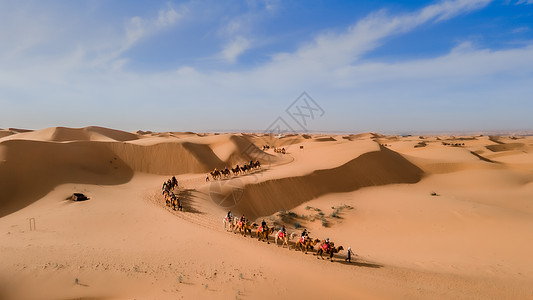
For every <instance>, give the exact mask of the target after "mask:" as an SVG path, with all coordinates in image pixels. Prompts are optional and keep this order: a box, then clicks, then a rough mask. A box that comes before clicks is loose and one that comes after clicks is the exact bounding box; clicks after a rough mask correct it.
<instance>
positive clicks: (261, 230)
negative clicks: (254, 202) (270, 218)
mask: <svg viewBox="0 0 533 300" xmlns="http://www.w3.org/2000/svg"><path fill="white" fill-rule="evenodd" d="M266 229H267V223H266V222H265V219H263V221H262V222H261V228H259V231H260V232H263V231H265V230H266Z"/></svg>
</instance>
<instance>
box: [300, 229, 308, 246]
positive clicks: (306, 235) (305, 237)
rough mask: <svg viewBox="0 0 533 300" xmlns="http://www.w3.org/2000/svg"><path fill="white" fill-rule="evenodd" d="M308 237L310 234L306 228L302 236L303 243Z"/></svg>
mask: <svg viewBox="0 0 533 300" xmlns="http://www.w3.org/2000/svg"><path fill="white" fill-rule="evenodd" d="M308 236H309V232H307V229H306V228H304V231H302V236H301V241H302V243H304V242H305V239H307V237H308Z"/></svg>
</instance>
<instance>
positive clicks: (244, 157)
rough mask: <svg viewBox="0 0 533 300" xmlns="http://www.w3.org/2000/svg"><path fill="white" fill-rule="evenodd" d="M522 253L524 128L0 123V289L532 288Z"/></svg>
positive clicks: (434, 291) (402, 292) (485, 292)
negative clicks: (312, 241) (400, 132)
mask: <svg viewBox="0 0 533 300" xmlns="http://www.w3.org/2000/svg"><path fill="white" fill-rule="evenodd" d="M264 145H269V146H272V147H279V148H282V147H283V148H285V149H286V154H281V153H277V152H275V151H274V150H273V148H270V149H265V150H264V151H263V150H262V146H264ZM250 160H259V161H260V162H261V168H258V169H255V170H253V171H251V172H248V173H246V174H239V175H235V176H233V175H232V176H229V177H226V178H222V179H219V180H214V179H212V178H211V179H210V181H209V182H206V179H205V178H206V174H207V173H209V172H210V171H212V170H213V169H214V168H218V169H219V170H220V169H222V168H225V167H226V166H227V167H234V166H235V165H236V164H240V165H242V164H243V163H245V162H249V161H250ZM171 176H176V177H177V179H178V181H179V186H178V188H177V189H176V190H175V192H176V194H178V195H179V197H180V199H181V201H182V204H183V207H184V210H183V211H174V210H172V209H171V208H169V207H168V206H166V205H165V201H164V199H163V196H162V193H161V186H162V184H163V182H165V181H166V180H167V179H169V178H170V177H171ZM78 192H81V193H84V194H85V195H87V196H88V197H89V198H90V199H89V200H87V201H80V202H75V201H71V200H68V199H67V198H68V197H69V196H70V195H72V193H78ZM228 209H231V210H232V212H233V213H234V215H236V216H241V215H242V214H245V216H246V217H247V218H249V219H251V221H252V222H256V223H260V222H261V221H262V220H263V219H264V220H265V221H266V222H267V223H268V224H269V225H270V226H274V227H275V228H277V229H279V227H280V226H281V225H286V227H287V230H288V232H289V233H295V234H297V235H300V233H301V231H302V229H303V228H307V230H309V231H310V232H311V233H310V236H311V237H312V238H319V239H321V240H323V239H325V238H326V237H329V238H330V239H331V240H332V241H333V242H335V245H342V246H343V247H344V249H345V250H343V251H341V252H339V253H338V254H336V255H335V256H334V257H333V262H330V261H329V260H328V259H320V258H317V257H316V256H314V255H313V252H312V251H311V252H309V253H307V254H304V253H303V252H302V251H296V250H294V249H293V248H292V246H293V245H294V242H295V240H292V243H290V248H289V249H287V247H286V246H285V247H282V246H278V245H276V244H275V243H274V239H273V235H272V236H271V237H270V243H266V242H260V241H258V240H257V239H256V238H255V232H254V236H253V238H250V237H243V236H242V235H241V234H240V233H236V234H235V233H232V232H228V231H227V230H226V229H225V228H224V226H223V218H224V216H225V215H226V213H227V211H228ZM348 247H351V249H352V251H353V252H355V254H356V256H355V257H353V260H352V262H351V263H348V262H346V261H345V260H344V259H345V258H346V249H347V248H348ZM531 253H533V137H531V136H484V135H475V136H405V137H402V136H384V135H380V134H377V133H363V134H351V135H339V134H333V135H327V134H294V135H284V136H282V137H281V138H275V137H274V136H273V135H265V134H262V133H257V134H250V133H247V134H244V133H233V134H229V133H224V134H214V133H205V134H196V133H193V132H166V133H153V132H143V131H139V132H136V133H129V132H122V131H118V130H112V129H107V128H101V127H86V128H63V127H55V128H47V129H42V130H35V131H32V130H22V129H13V128H11V129H3V130H0V299H533V257H532V255H531Z"/></svg>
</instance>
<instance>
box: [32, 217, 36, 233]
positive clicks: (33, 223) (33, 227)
mask: <svg viewBox="0 0 533 300" xmlns="http://www.w3.org/2000/svg"><path fill="white" fill-rule="evenodd" d="M34 230H37V226H36V225H35V218H30V231H34Z"/></svg>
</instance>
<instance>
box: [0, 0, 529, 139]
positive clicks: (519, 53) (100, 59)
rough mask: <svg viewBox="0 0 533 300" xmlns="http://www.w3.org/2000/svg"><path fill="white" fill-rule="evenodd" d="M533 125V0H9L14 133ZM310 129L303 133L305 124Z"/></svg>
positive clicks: (7, 92)
mask: <svg viewBox="0 0 533 300" xmlns="http://www.w3.org/2000/svg"><path fill="white" fill-rule="evenodd" d="M303 91H306V92H307V93H308V94H309V95H310V96H311V97H313V99H314V100H315V101H316V102H317V103H318V104H319V105H320V107H321V108H322V109H323V110H324V115H323V116H321V117H320V118H316V119H315V120H313V121H312V122H310V123H309V124H308V127H306V129H308V130H310V131H353V132H362V131H378V132H402V131H405V132H407V131H463V130H464V131H490V130H521V129H526V130H531V129H533V97H532V96H531V95H533V1H532V0H509V1H507V0H500V1H497V0H494V1H490V0H448V1H410V2H405V1H381V0H375V1H325V0H324V1H283V0H247V1H215V0H212V1H196V0H192V1H103V0H102V1H4V0H0V128H7V127H24V128H45V127H51V126H70V127H82V126H88V125H99V126H106V127H112V128H118V129H124V130H137V129H144V130H157V131H168V130H192V131H206V130H220V131H224V130H237V129H241V130H257V131H261V130H263V129H266V128H267V127H268V126H269V125H270V124H271V123H272V122H273V121H274V120H275V119H276V118H277V117H278V116H281V117H282V118H285V119H286V120H287V122H289V125H291V126H292V125H293V124H290V121H291V120H290V118H288V117H287V115H286V112H285V109H286V108H287V107H288V106H289V105H290V104H291V103H292V102H293V101H294V100H295V99H296V98H297V97H298V96H299V95H300V94H301V93H302V92H303ZM293 127H296V126H293Z"/></svg>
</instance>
